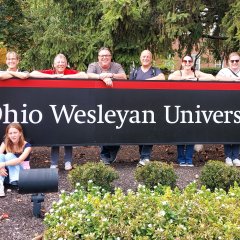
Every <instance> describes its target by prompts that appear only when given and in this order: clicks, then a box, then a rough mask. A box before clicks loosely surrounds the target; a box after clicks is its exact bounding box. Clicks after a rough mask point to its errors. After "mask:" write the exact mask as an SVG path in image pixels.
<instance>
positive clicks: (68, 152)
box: [51, 146, 72, 165]
mask: <svg viewBox="0 0 240 240" xmlns="http://www.w3.org/2000/svg"><path fill="white" fill-rule="evenodd" d="M58 159H59V146H52V148H51V165H58ZM64 162H65V163H66V162H72V146H64Z"/></svg>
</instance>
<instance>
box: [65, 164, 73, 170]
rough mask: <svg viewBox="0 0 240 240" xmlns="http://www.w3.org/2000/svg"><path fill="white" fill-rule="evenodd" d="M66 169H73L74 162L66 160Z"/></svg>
mask: <svg viewBox="0 0 240 240" xmlns="http://www.w3.org/2000/svg"><path fill="white" fill-rule="evenodd" d="M65 170H66V171H70V170H72V164H71V163H70V162H65Z"/></svg>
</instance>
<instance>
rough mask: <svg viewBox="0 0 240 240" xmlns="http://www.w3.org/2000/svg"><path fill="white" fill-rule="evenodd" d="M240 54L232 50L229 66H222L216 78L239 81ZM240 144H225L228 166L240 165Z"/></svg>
mask: <svg viewBox="0 0 240 240" xmlns="http://www.w3.org/2000/svg"><path fill="white" fill-rule="evenodd" d="M239 60H240V56H239V54H238V53H237V52H232V53H230V55H229V56H228V66H229V67H227V68H222V69H221V70H220V71H219V72H218V74H217V76H216V78H217V79H218V80H220V81H239V80H240V63H239ZM239 148H240V144H224V153H225V157H226V159H225V163H226V165H228V166H233V165H235V166H237V167H239V166H240V160H239V159H238V158H239Z"/></svg>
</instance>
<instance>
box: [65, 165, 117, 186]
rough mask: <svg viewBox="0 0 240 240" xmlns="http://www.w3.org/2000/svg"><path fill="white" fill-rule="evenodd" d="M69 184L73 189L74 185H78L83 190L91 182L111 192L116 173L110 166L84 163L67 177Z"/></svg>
mask: <svg viewBox="0 0 240 240" xmlns="http://www.w3.org/2000/svg"><path fill="white" fill-rule="evenodd" d="M68 177H69V180H70V182H71V184H72V185H73V186H74V187H75V185H76V183H80V184H81V186H83V187H84V188H85V189H86V188H87V186H88V182H89V181H90V180H91V181H92V182H93V184H94V185H96V186H99V187H102V188H104V189H105V190H107V191H111V190H112V188H113V187H112V182H113V181H114V180H115V179H117V178H118V173H117V172H116V170H114V169H113V168H112V167H110V166H106V165H104V164H103V163H96V162H94V163H92V162H89V163H86V164H83V165H80V166H77V167H76V168H75V169H73V170H72V171H71V172H70V173H69V175H68Z"/></svg>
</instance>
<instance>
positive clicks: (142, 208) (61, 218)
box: [44, 183, 240, 240]
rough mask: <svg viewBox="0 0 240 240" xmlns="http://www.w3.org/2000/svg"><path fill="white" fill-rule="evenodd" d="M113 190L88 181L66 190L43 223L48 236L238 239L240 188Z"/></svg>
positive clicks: (159, 239) (59, 237)
mask: <svg viewBox="0 0 240 240" xmlns="http://www.w3.org/2000/svg"><path fill="white" fill-rule="evenodd" d="M158 190H159V189H157V188H156V189H155V190H154V191H153V190H149V189H147V188H145V187H144V186H139V188H138V191H137V192H133V191H129V192H128V193H127V194H124V193H123V192H122V191H121V189H116V190H115V193H114V194H110V193H106V192H102V191H101V189H100V188H99V187H95V186H94V185H92V183H90V184H89V186H88V189H87V191H85V190H84V189H83V188H81V187H80V185H76V189H75V190H74V192H72V193H70V194H67V193H62V194H61V196H60V200H59V201H58V202H55V203H53V205H52V209H50V212H49V213H47V214H46V216H45V219H44V222H45V225H46V231H45V234H44V239H51V240H55V239H62V240H63V239H68V240H69V239H70V240H71V239H73V240H74V239H94V240H95V239H104V240H105V239H158V240H161V239H162V240H164V239H238V238H239V236H240V228H239V224H240V211H239V198H240V188H239V187H238V186H235V187H234V188H231V189H230V190H229V193H228V194H227V193H226V192H225V191H223V190H216V191H215V192H213V193H212V192H211V191H209V190H208V189H206V187H202V188H201V189H197V186H196V184H190V185H188V186H187V188H186V189H185V190H183V191H182V192H180V191H179V190H178V189H175V190H171V189H170V188H169V187H167V188H166V187H165V188H161V191H160V192H161V193H159V191H158Z"/></svg>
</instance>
